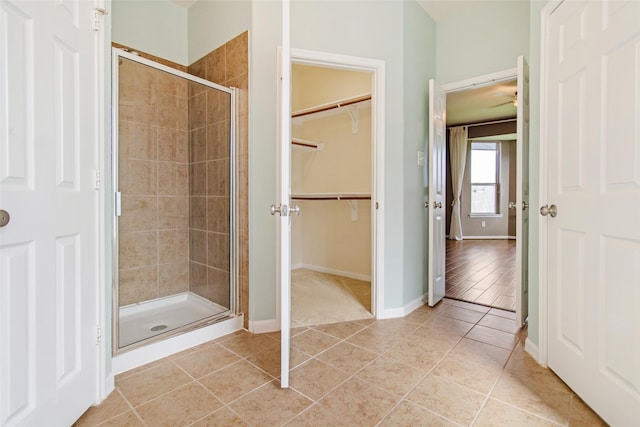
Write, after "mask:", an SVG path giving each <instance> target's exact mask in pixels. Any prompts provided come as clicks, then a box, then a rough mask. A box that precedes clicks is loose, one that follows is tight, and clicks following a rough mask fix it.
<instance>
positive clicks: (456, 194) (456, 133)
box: [449, 126, 468, 240]
mask: <svg viewBox="0 0 640 427" xmlns="http://www.w3.org/2000/svg"><path fill="white" fill-rule="evenodd" d="M450 131H451V133H450V136H449V153H450V159H451V184H452V185H451V186H452V187H453V203H452V204H451V205H452V206H453V209H452V210H451V228H450V229H449V239H451V240H462V219H461V216H460V195H461V193H462V178H463V177H464V167H465V163H466V162H467V145H468V143H467V136H468V132H467V128H466V126H458V127H454V128H451V129H450Z"/></svg>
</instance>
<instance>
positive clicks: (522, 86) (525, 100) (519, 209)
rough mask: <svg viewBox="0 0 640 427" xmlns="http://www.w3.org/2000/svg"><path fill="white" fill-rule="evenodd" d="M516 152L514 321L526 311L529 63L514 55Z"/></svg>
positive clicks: (520, 322) (520, 320)
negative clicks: (516, 117) (516, 123)
mask: <svg viewBox="0 0 640 427" xmlns="http://www.w3.org/2000/svg"><path fill="white" fill-rule="evenodd" d="M517 114H518V125H517V143H516V146H517V151H516V269H517V272H516V275H517V276H516V287H517V289H516V324H517V325H518V326H521V325H523V324H524V322H525V320H526V319H527V315H528V314H529V268H528V266H529V64H527V61H525V59H524V57H523V56H520V57H518V112H517Z"/></svg>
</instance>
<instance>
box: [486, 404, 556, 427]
mask: <svg viewBox="0 0 640 427" xmlns="http://www.w3.org/2000/svg"><path fill="white" fill-rule="evenodd" d="M557 425H558V424H556V423H552V422H551V421H549V420H545V419H543V418H540V417H537V416H535V415H533V414H530V413H529V412H525V411H523V410H521V409H518V408H515V407H513V406H510V405H507V404H506V403H503V402H500V401H498V400H495V399H489V400H488V401H487V403H486V404H485V406H484V408H482V411H480V415H479V416H478V419H477V420H476V422H475V424H474V426H478V427H484V426H486V427H494V426H527V427H547V426H548V427H554V426H557Z"/></svg>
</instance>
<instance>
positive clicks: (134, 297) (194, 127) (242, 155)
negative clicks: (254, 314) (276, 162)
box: [114, 32, 249, 326]
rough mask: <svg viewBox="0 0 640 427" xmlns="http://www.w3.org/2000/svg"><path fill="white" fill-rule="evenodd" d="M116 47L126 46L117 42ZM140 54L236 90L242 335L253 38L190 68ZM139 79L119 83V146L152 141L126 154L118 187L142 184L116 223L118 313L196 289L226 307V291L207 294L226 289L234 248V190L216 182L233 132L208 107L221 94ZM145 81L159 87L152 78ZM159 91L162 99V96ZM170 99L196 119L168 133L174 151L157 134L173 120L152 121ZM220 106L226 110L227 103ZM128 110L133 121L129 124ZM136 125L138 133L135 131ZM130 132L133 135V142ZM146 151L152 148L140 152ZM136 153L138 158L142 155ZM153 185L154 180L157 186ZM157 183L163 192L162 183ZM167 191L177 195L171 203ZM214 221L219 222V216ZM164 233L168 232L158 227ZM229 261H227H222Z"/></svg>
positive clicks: (245, 300) (245, 301)
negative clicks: (121, 101)
mask: <svg viewBox="0 0 640 427" xmlns="http://www.w3.org/2000/svg"><path fill="white" fill-rule="evenodd" d="M114 46H115V47H126V46H122V45H117V44H115V43H114ZM140 54H141V56H143V57H146V58H148V59H151V60H153V61H156V62H160V63H162V64H164V65H167V66H170V67H173V68H175V69H178V70H180V71H187V72H189V73H190V74H192V75H196V76H198V77H201V78H204V79H206V80H209V81H212V82H215V83H218V84H221V85H223V86H227V87H229V86H233V87H236V88H237V89H238V105H237V107H238V122H237V123H236V141H237V142H236V143H237V145H236V147H237V151H236V174H235V176H236V201H237V203H236V204H237V210H236V232H237V234H238V248H237V257H238V258H237V261H238V263H239V269H238V270H239V277H238V281H239V292H240V295H239V303H240V307H239V311H240V312H243V313H245V326H247V322H248V317H247V314H248V301H249V298H248V294H249V273H248V272H249V261H248V260H249V257H248V255H249V244H248V242H249V239H248V235H249V226H248V224H249V222H248V215H249V214H248V96H247V95H248V90H247V88H248V33H247V32H245V33H243V34H241V35H239V36H238V37H236V38H234V39H233V40H231V41H229V42H228V43H226V44H225V45H223V46H221V47H219V48H218V49H216V50H214V51H213V52H211V53H209V54H208V55H206V56H204V57H203V58H201V59H200V60H198V61H196V62H195V63H194V64H192V65H191V66H189V67H188V68H187V69H185V67H184V66H181V65H179V64H174V63H170V62H168V61H166V60H163V59H162V58H157V57H154V56H151V55H148V54H145V53H143V52H140ZM156 72H157V73H160V74H161V75H164V74H165V73H162V72H159V71H156ZM141 73H142V72H141ZM136 78H137V77H136V73H135V72H134V73H132V74H131V75H130V77H129V78H127V77H125V81H124V82H123V81H122V77H121V83H120V85H121V86H123V87H125V86H126V88H127V90H128V91H129V92H127V95H125V98H123V99H124V100H125V104H127V103H128V104H127V105H125V106H124V108H122V107H121V112H120V144H121V145H122V144H123V141H125V143H126V141H127V140H129V141H132V140H140V141H146V142H143V143H142V144H140V142H138V143H136V147H137V146H138V145H139V146H140V147H138V148H134V149H133V150H134V151H135V152H136V153H135V154H133V155H131V156H130V155H129V152H128V149H126V148H125V149H124V150H123V149H122V148H121V149H120V156H119V161H120V164H121V172H120V181H121V188H122V184H123V183H124V182H126V181H131V184H126V185H133V186H136V187H145V185H146V188H145V189H144V190H143V191H139V190H135V189H134V190H132V191H133V192H132V193H131V194H130V196H129V195H127V196H126V197H123V199H124V200H123V209H124V208H126V207H129V206H130V207H131V208H132V209H131V214H130V218H128V219H124V217H121V218H120V246H121V250H120V305H126V304H131V303H135V302H141V301H145V300H148V299H153V298H156V297H158V296H164V295H170V294H173V293H176V292H183V291H186V290H191V291H193V292H196V293H199V294H200V295H202V296H204V297H207V298H213V300H214V301H215V302H218V303H220V304H221V305H225V306H227V304H228V286H224V287H220V289H221V290H220V291H218V290H216V289H217V287H214V286H211V285H213V284H215V283H221V282H223V281H226V282H225V284H228V280H227V278H228V274H229V273H228V271H229V265H228V263H229V261H228V244H227V243H225V242H228V241H229V232H230V230H229V227H228V216H229V210H228V206H229V205H228V200H229V199H228V198H229V190H228V188H229V187H228V184H229V183H228V182H225V180H224V178H223V177H222V176H221V175H219V173H218V172H219V171H221V170H222V169H224V167H223V168H218V167H217V166H226V165H228V162H229V151H228V145H227V146H224V145H223V144H222V143H221V141H223V140H225V139H226V141H228V133H226V132H228V123H223V120H222V119H220V118H219V117H221V116H222V115H221V113H223V111H220V110H219V109H215V108H211V107H212V106H213V105H214V104H213V102H212V101H214V98H215V95H214V94H215V93H216V91H214V90H211V89H207V90H204V89H203V90H200V89H198V87H200V88H202V86H199V85H193V84H191V86H188V85H187V83H186V82H183V83H184V85H186V86H180V88H179V89H178V88H171V89H170V90H169V92H165V90H166V88H164V86H163V88H162V89H160V88H159V87H158V86H157V85H158V84H160V80H164V77H160V76H159V75H158V76H156V78H155V79H156V81H157V83H148V82H146V81H144V80H140V77H138V79H139V80H136ZM128 79H130V80H131V81H128ZM149 79H150V80H154V78H153V77H150V78H149ZM140 83H143V84H142V86H139V85H140ZM163 85H164V83H163ZM149 91H150V92H149ZM160 92H162V95H160V94H159V93H160ZM147 93H152V94H155V95H153V96H151V99H150V101H149V102H150V103H151V104H152V105H148V106H147V105H141V103H142V102H143V101H142V100H143V99H144V96H145V95H146V94H147ZM168 93H171V94H174V95H175V99H174V101H175V104H176V105H177V104H179V103H180V105H181V107H184V108H183V109H182V110H181V111H183V112H188V111H189V110H191V112H192V114H189V113H187V115H186V117H185V116H182V115H181V119H180V127H179V128H175V129H174V130H175V132H171V135H174V136H175V139H174V140H173V142H175V144H176V145H173V148H172V149H171V148H170V147H172V145H170V144H168V143H163V142H161V141H164V140H165V139H164V136H162V137H160V134H159V133H155V132H157V131H158V129H160V128H162V129H163V130H162V135H165V134H168V133H169V132H168V131H167V130H166V129H168V128H167V126H166V125H167V123H175V122H176V121H175V120H174V119H169V120H167V117H166V114H165V115H164V116H162V117H158V116H154V115H153V114H151V113H150V111H152V110H153V109H154V108H157V102H158V101H157V99H158V98H159V97H165V96H168ZM121 96H122V93H121ZM218 96H226V95H225V94H219V95H218ZM178 99H179V100H178ZM183 102H184V103H186V105H188V106H189V109H188V108H186V107H185V106H184V104H181V103H183ZM203 102H204V103H205V106H207V105H208V106H209V108H208V110H207V109H206V108H205V109H203V110H201V111H203V112H204V113H203V114H198V113H195V111H196V110H195V108H196V107H197V106H198V104H200V106H202V103H203ZM121 105H122V104H121ZM219 105H225V106H228V104H227V103H223V104H219ZM123 110H125V111H128V113H126V115H125V113H124V112H123ZM158 113H159V110H158ZM193 113H195V114H193ZM181 114H182V113H181ZM134 116H136V117H134ZM137 116H140V117H139V118H138V117H137ZM129 122H131V123H129ZM133 124H135V126H131V125H133ZM183 125H184V126H183ZM132 132H137V134H136V135H134V134H132ZM146 146H150V147H148V148H146V149H145V148H141V147H146ZM161 150H162V153H161ZM138 151H142V154H140V153H138ZM165 151H171V152H172V153H173V154H172V157H171V159H174V160H175V162H169V161H168V159H167V154H166V153H165ZM154 153H155V154H154ZM139 161H146V162H155V163H157V164H156V165H155V166H154V165H152V164H151V163H140V164H138V163H137V162H139ZM130 162H133V164H135V166H136V167H135V168H130V167H129V166H123V165H124V164H125V163H130ZM160 163H162V165H160ZM169 163H174V164H173V166H172V167H173V169H172V170H173V172H172V173H171V174H169V176H164V175H163V176H160V175H159V174H158V171H160V170H165V169H167V168H169ZM145 166H146V169H145V168H144V167H145ZM123 168H124V169H123ZM189 169H191V170H189ZM190 173H191V178H190V177H189V175H190ZM123 174H124V175H123ZM127 174H131V176H130V177H129V175H127ZM196 175H197V177H196ZM171 177H174V178H175V181H172V178H171ZM152 181H155V184H153V183H152ZM161 181H162V182H163V184H160V182H161ZM168 182H173V183H174V187H171V188H172V190H167V189H166V187H167V185H168V184H167V183H168ZM145 183H146V184H145ZM224 188H226V190H224ZM166 191H172V192H171V194H165V192H166ZM173 191H175V193H174V192H173ZM123 193H124V192H123ZM137 193H141V194H137ZM187 195H188V196H187ZM167 197H172V198H174V199H175V200H174V203H173V204H171V203H170V202H169V201H168V199H166V198H167ZM154 198H155V201H154ZM185 199H186V200H185ZM167 204H170V205H171V206H170V207H171V208H172V209H173V210H174V211H175V215H174V214H171V215H169V216H168V217H165V214H167V213H171V212H172V211H166V210H165V209H164V207H166V205H167ZM225 206H226V207H227V208H226V209H225V208H224V207H225ZM221 207H222V208H221ZM178 211H179V214H178ZM214 212H219V214H215V215H214V214H213V213H214ZM146 218H150V219H146ZM160 225H162V226H168V227H170V228H158V226H160ZM190 233H191V239H192V241H191V242H190V239H189V234H190ZM225 253H226V254H227V255H224V254H225ZM189 254H190V255H189ZM223 255H224V256H226V259H225V258H224V256H223ZM168 264H171V266H170V265H168ZM178 264H179V265H178ZM170 278H171V280H170ZM169 288H171V291H169ZM222 289H224V290H222Z"/></svg>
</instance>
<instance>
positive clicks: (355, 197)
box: [291, 193, 371, 200]
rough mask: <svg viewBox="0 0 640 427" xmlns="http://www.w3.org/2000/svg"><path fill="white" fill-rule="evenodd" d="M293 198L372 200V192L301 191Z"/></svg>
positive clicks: (292, 196) (292, 197)
mask: <svg viewBox="0 0 640 427" xmlns="http://www.w3.org/2000/svg"><path fill="white" fill-rule="evenodd" d="M291 199H292V200H371V193H303V194H302V193H301V194H292V195H291Z"/></svg>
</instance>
